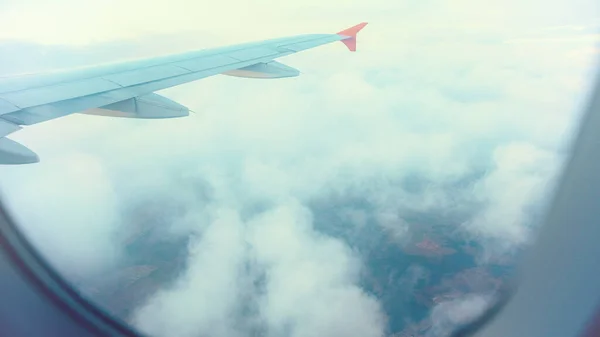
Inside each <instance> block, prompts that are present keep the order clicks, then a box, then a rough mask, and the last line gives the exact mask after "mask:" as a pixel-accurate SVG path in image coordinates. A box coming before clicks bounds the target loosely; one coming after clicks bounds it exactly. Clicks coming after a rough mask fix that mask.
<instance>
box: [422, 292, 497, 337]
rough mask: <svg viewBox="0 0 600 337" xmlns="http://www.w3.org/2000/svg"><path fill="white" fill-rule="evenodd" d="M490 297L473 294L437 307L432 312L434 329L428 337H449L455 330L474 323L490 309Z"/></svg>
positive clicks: (429, 332)
mask: <svg viewBox="0 0 600 337" xmlns="http://www.w3.org/2000/svg"><path fill="white" fill-rule="evenodd" d="M491 304H492V297H491V296H490V295H481V294H471V295H466V296H463V297H461V298H458V299H454V300H452V301H448V302H442V303H440V304H438V305H436V306H435V307H434V308H433V310H432V312H431V321H432V329H431V330H429V331H428V335H427V336H431V337H443V336H449V332H450V331H452V330H453V329H455V328H457V327H459V326H461V325H464V324H467V323H469V322H472V321H473V320H475V319H476V318H478V317H479V315H481V313H482V312H483V311H485V310H486V309H488V308H490V305H491Z"/></svg>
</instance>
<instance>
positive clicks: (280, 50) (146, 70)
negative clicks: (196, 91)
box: [0, 23, 366, 164]
mask: <svg viewBox="0 0 600 337" xmlns="http://www.w3.org/2000/svg"><path fill="white" fill-rule="evenodd" d="M365 26H366V23H361V24H358V25H356V26H354V27H351V28H348V29H345V30H343V31H341V32H339V33H336V34H307V35H299V36H292V37H285V38H278V39H271V40H265V41H259V42H252V43H245V44H239V45H234V46H229V47H221V48H215V49H209V50H199V51H193V52H187V53H183V54H177V55H170V56H164V57H157V58H151V59H144V60H138V61H130V62H121V63H115V64H108V65H101V66H94V67H86V68H79V69H72V70H68V71H60V72H50V73H44V74H33V75H25V76H19V77H8V78H0V137H1V138H0V164H29V163H35V162H38V161H39V158H38V156H37V155H36V154H35V153H34V152H33V151H31V150H29V149H28V148H26V147H25V146H23V145H22V144H19V143H16V142H14V141H12V140H9V139H7V138H5V136H7V135H9V134H10V133H12V132H15V131H18V130H20V129H21V126H23V125H33V124H37V123H41V122H45V121H48V120H51V119H55V118H59V117H63V116H66V115H69V114H72V113H86V114H93V115H103V116H112V117H130V118H173V117H183V116H187V115H188V114H189V109H188V108H187V107H184V106H182V105H180V104H178V103H176V102H173V101H171V100H169V99H168V98H165V97H162V96H159V95H157V94H154V91H157V90H162V89H166V88H169V87H173V86H177V85H180V84H184V83H187V82H191V81H196V80H199V79H202V78H205V77H209V76H214V75H218V74H224V75H229V76H237V77H248V78H285V77H293V76H298V74H299V72H298V70H296V69H294V68H291V67H289V66H286V65H284V64H281V63H279V62H277V61H274V60H275V59H276V58H279V57H283V56H287V55H290V54H294V53H297V52H300V51H303V50H307V49H311V48H315V47H318V46H321V45H324V44H328V43H332V42H336V41H341V42H342V43H344V44H345V45H346V46H347V47H348V49H349V50H350V51H356V34H357V33H358V32H359V31H360V30H361V29H362V28H364V27H365Z"/></svg>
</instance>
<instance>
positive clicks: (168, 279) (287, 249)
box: [0, 0, 600, 337]
mask: <svg viewBox="0 0 600 337" xmlns="http://www.w3.org/2000/svg"><path fill="white" fill-rule="evenodd" d="M598 6H599V5H598V4H597V3H596V1H593V0H572V1H554V2H543V1H538V0H536V1H531V2H527V4H524V3H523V2H522V1H512V0H510V1H495V2H478V1H470V0H465V1H410V0H407V1H390V0H373V1H370V2H368V1H363V2H347V1H346V2H340V1H329V2H317V1H315V0H308V1H301V2H274V1H267V0H260V1H255V2H252V3H246V2H243V1H237V0H232V1H221V2H216V3H215V2H210V3H209V2H202V1H186V0H171V1H165V2H154V3H147V2H142V1H139V0H131V1H102V2H95V3H88V2H85V3H84V2H81V1H74V0H60V1H54V2H51V3H49V2H43V1H38V0H30V1H19V2H11V1H8V2H4V3H2V4H0V74H2V75H11V74H18V73H24V72H38V71H45V70H52V69H58V68H73V67H78V66H84V65H96V64H102V63H106V62H112V61H116V60H125V59H130V58H142V57H152V56H157V55H164V54H171V53H178V52H183V51H188V50H193V49H202V48H211V47H217V46H224V45H231V44H236V43H243V42H248V41H260V40H265V39H270V38H276V37H285V36H293V35H299V34H310V33H335V32H337V31H340V30H342V29H344V28H346V27H349V26H351V25H353V24H356V23H359V22H362V21H369V22H370V24H369V26H367V27H366V28H365V29H364V30H363V31H361V32H360V34H359V36H358V43H357V46H358V47H357V52H356V53H348V52H347V50H346V48H345V47H344V46H343V45H342V44H341V43H332V44H328V45H325V46H320V47H317V48H315V49H312V50H306V51H303V52H301V53H297V54H294V55H290V56H286V57H282V58H280V59H277V61H278V62H282V63H284V64H286V65H289V66H292V67H294V68H297V69H299V70H300V72H301V74H300V76H299V77H294V78H286V79H273V80H262V79H251V78H250V79H248V78H236V77H230V76H221V75H218V76H213V77H209V78H205V79H202V80H199V81H196V82H192V83H187V84H183V85H180V86H177V87H173V88H170V89H167V90H161V91H159V92H158V94H160V95H162V96H165V97H168V98H169V99H172V100H173V101H176V102H178V103H180V104H183V105H184V106H187V107H189V108H190V109H191V110H193V111H194V112H195V113H192V114H190V116H188V117H183V118H174V119H158V120H143V119H129V118H111V117H106V116H89V115H83V114H78V113H76V114H72V115H69V116H66V117H63V118H57V119H54V120H51V121H48V122H44V123H40V124H37V125H32V126H28V127H25V128H24V129H23V130H20V131H18V132H16V133H14V134H11V135H10V138H11V139H12V140H15V141H18V142H20V143H22V144H24V145H26V146H27V147H29V148H31V149H32V150H34V151H35V152H36V153H37V154H38V155H39V157H40V162H39V163H36V164H29V165H20V166H1V167H0V179H1V181H0V184H1V187H2V193H3V197H4V200H5V201H6V202H7V203H8V205H9V206H10V210H11V211H12V213H13V215H14V216H15V218H16V220H17V221H18V224H19V225H20V226H21V228H22V229H23V230H24V231H25V233H26V234H27V237H28V238H29V239H30V240H32V242H33V243H34V244H35V245H36V247H37V248H38V249H39V250H40V251H41V252H42V253H43V254H44V256H45V257H46V258H47V259H48V261H49V262H50V263H51V264H52V265H53V266H54V267H55V268H57V270H58V271H60V272H61V274H62V275H63V276H64V277H65V278H66V279H67V280H68V281H70V282H71V283H72V284H74V285H75V286H76V287H77V289H78V290H79V291H80V292H81V293H83V294H84V295H85V296H87V297H88V298H90V299H91V300H93V301H94V302H95V303H97V304H98V305H99V306H101V307H102V308H103V309H105V310H107V311H108V312H110V313H112V314H113V315H115V316H117V317H120V318H122V319H123V320H125V321H126V322H128V323H130V324H132V325H133V326H134V327H136V328H137V329H139V330H140V331H143V332H146V333H148V334H149V335H152V336H182V337H196V336H215V337H225V336H239V337H245V336H293V337H304V336H344V337H352V336H356V337H370V336H373V337H375V336H388V337H405V336H447V335H448V333H449V332H450V331H451V329H453V328H454V327H456V326H457V325H458V324H460V323H461V322H465V321H467V320H468V319H470V318H473V317H475V316H477V315H478V314H479V313H481V312H482V310H484V309H485V308H486V307H487V306H489V304H490V303H492V302H493V300H494V299H495V296H496V295H497V293H498V290H499V289H500V287H502V286H503V285H505V284H507V282H509V281H510V280H511V279H512V278H513V277H514V276H515V270H516V268H515V267H516V266H517V264H518V261H519V257H520V256H521V253H522V252H523V250H524V249H526V248H527V247H528V245H529V244H530V243H532V242H533V241H534V239H535V229H536V226H537V225H538V223H539V221H540V215H541V213H542V212H543V211H544V206H545V203H546V202H547V199H548V197H549V196H551V195H550V194H549V193H550V192H551V189H552V186H553V182H554V181H555V179H556V176H557V174H559V173H560V168H561V165H562V163H563V161H564V159H565V157H566V156H567V155H568V144H569V139H570V138H569V137H570V135H571V134H572V131H573V128H574V127H576V125H577V122H578V118H579V116H580V112H581V108H582V107H583V104H584V103H585V99H586V98H587V93H588V89H589V86H590V83H591V80H592V78H593V76H594V75H595V70H596V68H595V65H596V61H597V58H598V55H599V49H598V42H599V40H600V35H599V34H598V32H599V29H600V14H599V12H600V11H599V10H598V9H599V8H598ZM140 8H143V11H140Z"/></svg>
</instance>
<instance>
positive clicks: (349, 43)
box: [337, 22, 368, 52]
mask: <svg viewBox="0 0 600 337" xmlns="http://www.w3.org/2000/svg"><path fill="white" fill-rule="evenodd" d="M367 24H368V22H361V23H359V24H357V25H354V26H352V27H350V28H346V29H344V30H342V31H340V32H338V33H337V35H340V36H342V37H343V39H342V40H341V41H342V43H343V44H345V45H346V47H347V48H348V50H350V51H351V52H355V51H356V35H357V34H358V32H360V31H361V30H362V29H363V28H365V26H366V25H367Z"/></svg>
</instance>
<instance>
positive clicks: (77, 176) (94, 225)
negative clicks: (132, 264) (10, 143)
mask: <svg viewBox="0 0 600 337" xmlns="http://www.w3.org/2000/svg"><path fill="white" fill-rule="evenodd" d="M15 169H17V168H16V167H15ZM18 170H22V172H18V173H17V172H15V171H16V170H12V173H14V175H13V176H11V178H12V179H11V178H7V176H3V177H2V180H1V181H2V185H3V190H4V193H5V195H6V198H5V199H6V200H7V201H8V206H9V207H10V209H12V210H14V211H13V212H11V213H12V215H13V216H14V218H15V219H16V221H17V222H18V223H20V224H26V225H25V226H22V228H23V230H24V232H25V234H26V235H27V236H28V237H29V238H30V239H31V240H32V242H33V244H34V245H35V246H36V247H37V248H38V249H39V250H40V252H41V253H43V254H44V255H45V256H47V257H48V258H49V260H50V262H53V263H54V264H55V266H56V267H57V268H58V270H59V271H61V272H63V273H66V274H67V275H68V276H69V277H76V278H78V279H79V278H82V277H84V278H87V277H94V276H97V275H98V274H99V273H102V272H104V271H106V270H108V269H110V268H111V267H114V265H115V264H116V263H118V258H119V255H120V249H119V245H118V244H115V243H117V242H118V241H119V238H118V236H117V229H118V226H119V225H120V222H119V220H120V218H119V215H118V212H119V208H118V204H119V198H118V196H117V194H116V193H115V190H114V189H113V185H112V182H111V179H110V177H109V175H108V174H107V172H106V171H105V170H104V168H103V165H102V164H101V163H100V162H99V161H98V159H97V158H95V157H93V156H89V155H85V154H74V155H66V156H64V157H57V158H53V159H49V160H47V161H45V162H44V163H41V164H40V165H37V166H29V167H19V168H18ZM7 171H9V170H7ZM5 172H6V171H5ZM17 177H18V178H17ZM7 191H10V193H8V195H7V194H6V193H7Z"/></svg>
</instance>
